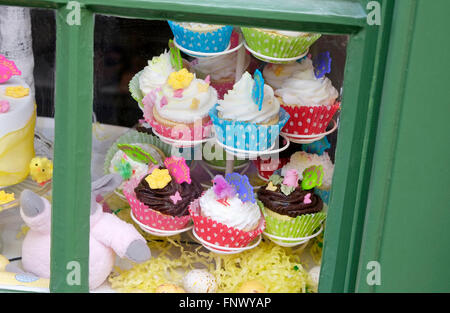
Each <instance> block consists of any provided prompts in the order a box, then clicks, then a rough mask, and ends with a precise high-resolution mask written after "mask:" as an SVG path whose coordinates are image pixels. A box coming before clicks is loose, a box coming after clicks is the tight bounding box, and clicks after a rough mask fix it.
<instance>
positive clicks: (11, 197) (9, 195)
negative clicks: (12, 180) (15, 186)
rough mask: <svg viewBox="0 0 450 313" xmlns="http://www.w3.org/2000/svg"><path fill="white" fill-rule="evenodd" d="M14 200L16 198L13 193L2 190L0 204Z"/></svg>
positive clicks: (0, 191)
mask: <svg viewBox="0 0 450 313" xmlns="http://www.w3.org/2000/svg"><path fill="white" fill-rule="evenodd" d="M14 200H15V198H14V194H13V193H6V192H5V191H4V190H0V204H5V203H9V202H11V201H14Z"/></svg>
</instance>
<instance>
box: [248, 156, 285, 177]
mask: <svg viewBox="0 0 450 313" xmlns="http://www.w3.org/2000/svg"><path fill="white" fill-rule="evenodd" d="M276 161H278V162H277V163H276V164H275V163H274V162H276ZM288 162H289V158H279V159H278V160H276V159H275V160H271V159H268V160H263V159H261V158H259V157H258V158H257V159H256V160H253V163H254V164H255V166H256V170H257V171H258V174H259V175H260V176H261V177H263V178H264V179H266V180H269V178H270V176H271V175H272V174H273V172H275V171H276V170H278V169H280V168H282V167H283V166H284V165H286V164H287V163H288Z"/></svg>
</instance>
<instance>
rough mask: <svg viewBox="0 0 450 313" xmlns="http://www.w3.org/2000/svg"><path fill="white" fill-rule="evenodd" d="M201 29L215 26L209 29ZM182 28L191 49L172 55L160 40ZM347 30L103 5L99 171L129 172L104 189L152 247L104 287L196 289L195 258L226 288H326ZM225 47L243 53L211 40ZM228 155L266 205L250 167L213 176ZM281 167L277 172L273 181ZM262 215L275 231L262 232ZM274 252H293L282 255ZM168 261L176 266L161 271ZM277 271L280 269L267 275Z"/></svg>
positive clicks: (185, 46)
mask: <svg viewBox="0 0 450 313" xmlns="http://www.w3.org/2000/svg"><path fill="white" fill-rule="evenodd" d="M171 26H172V28H171ZM267 27H269V25H268V26H267ZM174 33H175V36H174ZM199 33H208V34H209V35H207V36H209V37H208V38H207V41H206V40H205V36H206V35H204V36H201V35H199ZM211 34H212V35H211ZM219 34H220V35H219ZM174 37H175V42H174V46H175V47H177V46H178V47H180V50H181V52H180V55H179V57H180V59H179V57H178V56H177V55H178V54H177V52H176V51H177V49H173V51H174V54H173V57H172V61H171V56H170V53H167V54H164V52H165V51H169V40H170V39H174ZM244 38H245V39H244ZM244 41H245V43H246V44H245V46H244ZM223 42H225V44H224V45H222V43H223ZM347 42H348V36H336V35H322V36H320V35H318V34H306V33H301V32H300V33H299V32H286V31H275V30H268V29H263V30H261V29H245V28H240V27H239V26H238V25H233V26H232V27H231V26H230V27H222V26H219V27H216V26H205V25H202V24H198V23H186V24H172V25H169V23H168V22H167V21H156V20H154V21H152V20H137V19H124V18H117V17H110V16H100V15H97V16H96V25H95V58H94V62H95V77H94V82H95V89H94V113H95V119H96V124H95V125H94V137H93V138H94V146H93V150H94V153H93V163H92V166H93V174H94V175H93V177H94V179H98V178H100V177H102V175H104V174H105V173H116V174H118V175H120V176H121V177H122V178H123V179H124V182H123V183H122V184H121V185H119V186H118V188H116V189H115V190H114V191H113V192H109V193H108V192H106V193H102V194H101V195H99V196H98V200H99V201H100V202H101V203H102V204H103V210H104V212H110V213H112V214H114V215H115V216H117V217H118V218H119V219H121V220H123V221H125V222H128V223H131V224H133V225H134V229H135V230H137V232H138V233H139V234H140V235H141V236H143V238H145V240H146V241H147V244H148V246H149V247H150V248H151V251H152V254H153V256H152V258H151V259H150V260H147V261H145V262H143V263H142V264H139V265H137V264H135V263H132V262H129V261H127V260H126V258H122V259H120V260H119V259H118V260H117V264H118V265H119V266H120V267H121V268H122V269H123V270H122V271H120V272H116V271H114V272H113V274H112V275H111V276H110V277H109V279H107V280H106V281H105V282H104V283H103V284H102V285H101V286H100V287H98V288H96V290H97V291H106V290H111V289H112V290H114V291H125V292H126V291H144V292H155V291H159V292H161V291H164V290H168V289H167V288H169V289H170V288H175V287H174V286H172V285H177V286H178V287H182V288H185V289H186V290H188V291H195V290H194V289H191V288H192V286H190V282H191V280H190V279H191V278H192V276H190V275H187V271H188V268H189V265H192V266H193V267H194V268H197V269H205V270H207V271H208V272H209V274H211V275H213V276H214V279H215V280H216V283H217V290H218V291H222V292H223V291H226V292H236V291H238V290H240V288H244V289H241V290H250V289H245V288H254V289H255V288H256V289H259V288H264V289H265V290H267V291H270V292H315V291H317V279H318V270H319V269H320V262H321V253H322V241H323V239H322V238H323V232H324V231H323V230H322V225H324V222H325V217H326V212H328V211H329V210H333V208H332V207H328V205H327V204H328V203H329V193H330V190H331V185H332V184H331V182H332V177H333V171H334V165H333V164H334V158H335V150H336V146H337V144H338V143H337V133H338V121H339V112H340V107H341V104H340V101H341V94H342V90H343V81H344V70H345V60H346V49H347ZM241 43H242V47H241V48H239V47H240V44H241ZM224 49H225V50H224ZM233 49H234V50H233ZM221 50H223V51H230V50H232V51H233V52H230V53H222V55H218V54H217V52H214V51H221ZM223 51H222V52H223ZM214 53H216V55H214ZM212 56H213V57H212ZM280 62H288V63H287V64H279V63H280ZM181 68H184V69H186V70H182V69H181ZM245 72H248V73H245ZM236 78H238V79H237V80H236ZM260 78H263V79H264V83H265V85H266V86H263V85H262V84H261V82H262V80H260ZM255 81H256V83H255ZM235 83H237V84H235ZM234 84H235V85H234ZM233 85H234V87H233ZM254 86H256V87H254ZM261 93H263V94H264V97H262V94H261ZM216 97H217V98H216ZM259 101H262V104H261V107H260V106H259V105H260V102H259ZM280 103H281V105H280ZM216 104H218V106H219V108H220V110H214V106H215V105H216ZM342 105H345V104H342ZM280 107H281V108H282V109H279V108H280ZM288 114H289V115H290V117H288ZM196 123H197V124H196ZM211 123H212V124H213V125H212V127H211V126H210V124H211ZM241 125H242V126H244V127H243V128H240V126H241ZM249 125H250V128H248V129H247V127H248V126H249ZM227 126H229V128H228V127H227ZM196 127H197V128H196ZM209 131H211V132H212V133H210V132H209ZM229 131H232V133H231V135H230V133H229ZM272 131H273V133H272ZM280 131H281V135H282V136H279V133H280ZM214 134H215V135H214ZM214 136H215V137H214ZM228 137H230V138H231V139H230V141H229V140H228ZM208 138H212V139H211V140H208ZM214 138H217V140H216V139H214ZM285 138H289V139H290V144H289V146H288V142H287V140H286V139H285ZM308 141H309V142H311V143H310V144H307V143H308ZM189 144H191V146H192V145H193V147H189ZM222 146H225V147H226V148H227V149H228V153H227V154H226V153H225V152H224V150H223V149H222ZM267 150H271V151H272V152H273V151H278V153H268V152H267ZM149 155H150V156H151V157H149ZM233 155H234V161H233V159H230V160H228V161H227V160H226V158H227V156H228V157H230V156H233ZM174 156H175V157H179V156H182V157H184V158H185V160H186V165H187V167H189V169H190V170H189V172H190V178H191V183H190V184H189V183H187V182H183V177H185V175H186V174H185V173H184V172H183V169H184V167H183V166H184V164H183V166H180V167H179V168H178V170H179V172H178V174H176V173H174V168H175V167H174V166H173V164H172V163H176V162H177V160H178V159H176V158H173V157H174ZM164 160H169V161H166V163H165V164H164V162H163V161H164ZM153 161H155V162H156V163H159V164H158V165H156V166H155V164H154V163H153ZM227 166H228V171H230V169H231V171H232V172H235V173H238V174H240V175H245V176H246V177H248V179H249V184H250V185H252V186H253V187H252V188H253V190H254V192H255V195H256V198H257V199H258V200H260V201H261V202H262V207H263V210H260V209H259V207H258V205H257V203H256V202H253V201H252V200H253V199H252V197H251V196H250V201H247V200H248V199H249V198H245V195H246V192H245V190H247V189H246V188H248V187H246V186H247V185H246V184H245V183H244V182H243V181H242V179H244V178H242V177H241V176H238V177H239V179H238V180H239V182H240V184H237V183H236V182H235V181H232V180H231V179H230V178H228V180H226V179H221V178H220V177H217V176H216V175H223V176H225V174H226V172H227ZM313 166H314V167H313ZM320 166H321V167H320ZM155 168H156V169H155ZM165 169H167V170H169V173H167V172H165V171H164V170H165ZM293 169H295V170H296V172H294V171H289V170H293ZM306 169H309V171H307V172H304V170H306ZM274 171H276V173H275V174H278V175H281V178H280V177H272V179H271V182H270V183H269V182H268V180H269V178H270V176H271V175H272V174H273V173H274ZM294 173H296V174H294ZM187 180H188V179H187ZM212 181H214V183H215V185H214V187H212ZM302 182H303V184H302ZM183 184H184V185H183ZM315 185H317V186H315ZM197 186H201V189H203V191H205V192H206V194H205V196H202V199H203V201H202V202H198V201H195V200H196V199H198V198H200V193H201V191H199V190H198V189H199V188H200V187H197ZM236 186H241V187H239V188H238V187H236ZM313 187H315V188H313ZM250 194H252V193H251V189H250V191H249V192H248V193H247V195H250ZM188 203H193V206H191V211H192V212H191V215H190V214H189V211H188ZM197 213H198V214H197ZM200 213H201V214H200ZM190 216H191V217H192V218H193V221H194V224H195V227H194V228H193V229H190V225H191V224H190V223H192V222H189V217H190ZM207 217H209V218H210V219H209V220H207V219H206V218H207ZM203 218H205V220H203ZM263 219H265V220H266V229H265V232H266V233H268V235H263V236H262V239H261V242H259V241H258V240H259V237H258V234H259V233H260V232H261V231H262V228H260V227H262V223H261V224H258V222H259V221H262V220H263ZM211 221H213V222H211ZM210 222H211V225H209V224H208V223H210ZM201 223H204V224H205V225H206V224H208V225H209V226H204V227H202V226H201V225H200V224H201ZM219 223H222V224H225V225H228V226H230V227H234V228H236V229H238V230H240V231H236V232H234V233H233V231H235V229H233V230H232V231H230V232H228V230H229V228H222V226H220V227H219V226H218V225H219ZM221 230H222V231H223V232H221ZM116 231H117V232H124V230H123V229H122V228H121V227H118V228H117V229H116ZM178 233H179V234H178ZM124 234H125V232H124ZM174 234H175V235H174ZM128 235H130V237H128V238H134V239H135V238H138V235H137V233H135V232H133V234H128V233H127V236H128ZM214 238H216V239H214ZM127 240H129V241H130V240H131V239H127ZM140 240H142V238H141V239H140ZM301 242H304V244H301ZM122 243H126V244H130V242H122ZM253 245H254V246H255V247H254V248H252V249H247V250H246V249H245V248H244V247H246V248H249V247H251V246H253ZM206 246H208V247H206ZM113 248H115V247H113ZM242 248H244V249H242ZM235 249H238V250H235ZM137 250H139V251H140V252H141V253H142V254H141V256H142V255H145V253H146V252H145V248H143V247H140V248H139V249H137ZM213 251H215V252H213ZM116 252H117V251H116ZM217 252H218V254H217ZM224 252H226V253H224ZM230 252H231V253H230ZM235 252H239V253H235ZM135 253H138V252H135ZM277 258H282V259H283V260H285V261H283V262H276V263H273V261H272V260H274V259H277ZM218 260H221V261H220V262H221V263H220V264H216V262H217V261H218ZM166 266H168V267H169V268H170V269H174V270H176V271H175V272H174V273H178V274H173V275H164V274H162V268H165V267H166ZM313 268H314V269H313ZM273 271H275V272H278V273H280V277H274V276H273V275H269V272H271V273H273ZM296 273H305V275H304V276H302V275H296ZM209 274H208V275H209ZM192 275H194V276H193V277H194V278H195V277H198V276H195V275H206V274H204V273H203V272H202V273H201V274H198V273H197V274H196V273H195V272H194V274H192ZM136 276H138V277H139V282H140V283H136V280H134V278H135V277H136ZM207 277H210V276H207ZM287 277H291V278H287ZM292 277H294V278H292ZM194 278H192V279H194ZM255 280H256V281H257V283H255V282H254V281H255ZM249 281H250V283H249ZM164 284H172V285H171V286H170V287H167V285H165V286H164V287H161V285H164ZM165 288H166V289H165ZM170 290H175V289H170Z"/></svg>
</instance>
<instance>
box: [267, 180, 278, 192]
mask: <svg viewBox="0 0 450 313" xmlns="http://www.w3.org/2000/svg"><path fill="white" fill-rule="evenodd" d="M266 190H270V191H277V186H274V185H273V184H272V182H271V181H270V182H269V184H268V185H267V187H266Z"/></svg>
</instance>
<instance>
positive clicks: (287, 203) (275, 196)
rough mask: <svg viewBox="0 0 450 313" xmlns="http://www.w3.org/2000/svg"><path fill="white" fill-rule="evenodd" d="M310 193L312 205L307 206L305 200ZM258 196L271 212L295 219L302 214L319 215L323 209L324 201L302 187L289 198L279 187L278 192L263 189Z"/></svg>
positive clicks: (260, 189)
mask: <svg viewBox="0 0 450 313" xmlns="http://www.w3.org/2000/svg"><path fill="white" fill-rule="evenodd" d="M308 193H310V194H311V197H310V199H311V203H309V204H305V203H303V199H304V198H305V196H306V195H307V194H308ZM257 195H258V199H259V200H260V201H261V202H262V203H263V204H264V206H265V207H266V208H268V209H269V210H272V211H274V212H276V213H278V214H282V215H288V216H290V217H293V218H295V217H297V216H299V215H302V214H309V213H317V212H320V211H321V210H322V208H323V202H322V199H320V197H319V196H317V195H316V194H315V193H314V191H313V190H303V189H302V187H301V186H298V187H297V188H296V189H295V190H294V191H293V192H292V193H291V194H290V195H289V196H286V195H285V194H284V193H282V192H281V191H280V187H279V186H277V190H276V191H270V190H267V189H266V187H261V188H259V190H258V192H257Z"/></svg>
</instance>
